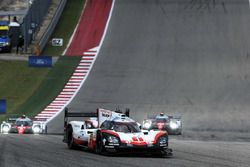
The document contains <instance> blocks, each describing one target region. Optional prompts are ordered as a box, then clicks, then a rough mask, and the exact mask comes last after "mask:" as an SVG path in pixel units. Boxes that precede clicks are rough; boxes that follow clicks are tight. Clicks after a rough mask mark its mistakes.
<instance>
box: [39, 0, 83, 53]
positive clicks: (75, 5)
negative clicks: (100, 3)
mask: <svg viewBox="0 0 250 167" xmlns="http://www.w3.org/2000/svg"><path fill="white" fill-rule="evenodd" d="M84 3H85V0H68V2H67V5H66V6H65V8H64V11H63V13H62V17H61V18H60V20H59V23H58V24H57V26H56V28H55V31H54V33H53V34H52V36H51V38H50V40H49V42H48V43H47V45H46V49H45V51H44V52H43V53H42V54H44V55H51V56H58V55H61V54H62V53H63V51H64V50H65V48H66V46H67V43H68V41H69V39H70V37H71V35H72V34H73V32H74V29H75V26H76V24H77V23H78V20H79V17H80V16H81V13H82V9H83V5H84ZM52 38H62V39H63V47H53V46H52V45H51V39H52Z"/></svg>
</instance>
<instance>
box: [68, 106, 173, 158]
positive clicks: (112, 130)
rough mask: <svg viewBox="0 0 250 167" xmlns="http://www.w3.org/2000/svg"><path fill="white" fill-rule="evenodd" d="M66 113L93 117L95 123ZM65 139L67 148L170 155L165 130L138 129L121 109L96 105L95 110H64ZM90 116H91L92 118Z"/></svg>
mask: <svg viewBox="0 0 250 167" xmlns="http://www.w3.org/2000/svg"><path fill="white" fill-rule="evenodd" d="M68 117H95V118H96V119H95V120H96V121H97V122H98V125H97V126H94V123H93V122H92V123H91V125H89V126H88V125H87V124H88V123H89V122H90V120H87V121H84V120H82V121H69V122H68ZM64 118H65V119H64V120H65V122H64V125H65V127H64V139H63V141H64V142H65V143H67V145H68V148H70V149H73V148H76V147H83V148H86V149H88V150H91V151H94V152H96V153H98V154H107V153H126V152H139V153H145V152H146V153H151V154H154V155H159V156H171V155H172V149H170V148H169V147H168V133H167V132H166V131H161V130H159V131H153V130H152V131H148V130H141V129H140V126H139V125H140V124H139V123H138V122H136V121H134V120H133V119H131V118H130V117H129V112H126V113H125V114H124V113H121V112H117V111H111V110H106V109H101V108H99V109H97V112H94V113H69V112H68V111H67V109H66V110H65V117H64ZM92 120H94V119H93V118H92Z"/></svg>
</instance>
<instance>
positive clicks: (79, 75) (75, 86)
mask: <svg viewBox="0 0 250 167" xmlns="http://www.w3.org/2000/svg"><path fill="white" fill-rule="evenodd" d="M98 50H99V47H95V48H92V49H89V50H88V51H86V52H84V53H83V56H82V58H81V60H80V63H79V64H78V66H77V67H76V68H75V70H74V72H73V74H72V76H71V77H70V79H69V80H68V82H67V83H66V84H65V86H64V88H63V89H62V91H61V92H60V93H59V95H58V96H57V97H56V98H55V99H54V100H53V101H52V102H51V103H50V104H49V105H48V106H47V107H45V108H44V109H43V110H42V111H41V112H40V113H39V114H37V115H36V116H35V118H36V119H37V121H39V120H40V121H42V122H47V121H48V120H49V119H51V118H52V117H54V116H55V115H56V114H57V113H59V112H60V111H61V110H63V109H64V107H65V106H66V105H67V104H68V102H69V101H71V100H72V98H73V97H74V96H75V95H76V93H77V92H78V90H79V89H80V87H81V85H82V84H83V82H84V81H85V79H86V77H87V76H88V74H89V72H90V69H91V68H92V66H93V64H94V62H95V59H96V55H97V53H98Z"/></svg>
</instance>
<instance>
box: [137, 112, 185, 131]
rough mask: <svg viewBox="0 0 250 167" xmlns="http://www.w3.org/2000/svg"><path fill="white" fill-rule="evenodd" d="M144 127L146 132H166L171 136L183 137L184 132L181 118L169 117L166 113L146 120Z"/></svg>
mask: <svg viewBox="0 0 250 167" xmlns="http://www.w3.org/2000/svg"><path fill="white" fill-rule="evenodd" d="M142 127H143V129H146V130H166V131H167V132H168V134H169V135H181V132H182V122H181V118H180V117H174V116H168V115H165V114H164V113H160V114H158V115H155V116H151V117H149V118H148V119H145V120H144V121H143V123H142Z"/></svg>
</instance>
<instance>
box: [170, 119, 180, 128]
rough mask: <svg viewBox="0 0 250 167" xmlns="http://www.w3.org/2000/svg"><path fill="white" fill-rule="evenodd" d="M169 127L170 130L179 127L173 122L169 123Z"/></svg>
mask: <svg viewBox="0 0 250 167" xmlns="http://www.w3.org/2000/svg"><path fill="white" fill-rule="evenodd" d="M169 126H170V128H171V129H177V128H178V127H179V126H178V124H177V123H176V122H174V121H170V124H169Z"/></svg>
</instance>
